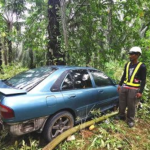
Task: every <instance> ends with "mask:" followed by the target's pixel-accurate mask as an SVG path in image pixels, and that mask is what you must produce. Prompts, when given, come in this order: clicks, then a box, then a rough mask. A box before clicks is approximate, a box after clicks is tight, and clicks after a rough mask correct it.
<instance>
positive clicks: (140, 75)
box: [119, 63, 146, 93]
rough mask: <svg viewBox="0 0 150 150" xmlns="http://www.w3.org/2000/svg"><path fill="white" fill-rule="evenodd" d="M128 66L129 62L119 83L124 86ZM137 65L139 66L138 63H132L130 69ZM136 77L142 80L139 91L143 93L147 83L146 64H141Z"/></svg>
mask: <svg viewBox="0 0 150 150" xmlns="http://www.w3.org/2000/svg"><path fill="white" fill-rule="evenodd" d="M126 66H127V64H126V65H125V67H124V73H123V75H122V78H121V81H120V83H119V85H120V86H122V84H123V83H124V81H125V80H126ZM136 66H137V64H134V65H132V64H131V63H130V66H129V69H131V70H132V68H133V70H134V69H135V67H136ZM135 78H136V79H139V80H140V81H141V83H140V90H139V93H142V92H143V90H144V87H145V84H146V66H145V64H142V65H141V66H140V68H139V70H138V72H137V73H136V75H135Z"/></svg>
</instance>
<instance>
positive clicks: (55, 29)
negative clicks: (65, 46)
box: [47, 0, 65, 65]
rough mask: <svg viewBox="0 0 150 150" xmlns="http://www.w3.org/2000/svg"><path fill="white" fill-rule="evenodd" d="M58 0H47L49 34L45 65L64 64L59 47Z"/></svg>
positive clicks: (63, 57) (62, 54)
mask: <svg viewBox="0 0 150 150" xmlns="http://www.w3.org/2000/svg"><path fill="white" fill-rule="evenodd" d="M59 10H60V0H49V1H48V18H49V23H48V27H47V29H48V34H49V43H48V51H47V65H51V64H56V65H64V64H65V54H64V53H63V52H61V47H60V39H61V33H60V25H59V21H60V14H59Z"/></svg>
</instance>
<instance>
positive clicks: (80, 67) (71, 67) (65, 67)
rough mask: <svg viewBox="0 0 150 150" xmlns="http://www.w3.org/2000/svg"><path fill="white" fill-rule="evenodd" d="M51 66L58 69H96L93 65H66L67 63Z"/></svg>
mask: <svg viewBox="0 0 150 150" xmlns="http://www.w3.org/2000/svg"><path fill="white" fill-rule="evenodd" d="M50 67H54V68H57V69H95V68H93V67H82V66H66V65H52V66H50Z"/></svg>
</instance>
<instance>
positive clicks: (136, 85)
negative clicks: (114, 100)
mask: <svg viewBox="0 0 150 150" xmlns="http://www.w3.org/2000/svg"><path fill="white" fill-rule="evenodd" d="M130 63H131V62H129V63H128V64H127V66H126V81H124V83H125V84H126V85H129V86H134V87H139V86H140V84H139V83H133V81H134V77H135V75H136V73H137V72H138V70H139V68H140V66H141V65H142V63H141V62H140V63H139V64H138V65H137V66H136V68H135V69H134V71H133V73H132V75H131V78H130V81H129V82H128V79H129V66H130Z"/></svg>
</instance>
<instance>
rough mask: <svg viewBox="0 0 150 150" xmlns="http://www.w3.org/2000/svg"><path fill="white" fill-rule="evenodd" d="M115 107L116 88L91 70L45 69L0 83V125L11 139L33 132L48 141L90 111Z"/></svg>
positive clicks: (24, 73)
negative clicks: (40, 134) (41, 135)
mask: <svg viewBox="0 0 150 150" xmlns="http://www.w3.org/2000/svg"><path fill="white" fill-rule="evenodd" d="M117 105H118V93H117V85H116V84H115V83H114V82H113V80H111V79H110V78H109V77H108V76H106V75H105V74H104V73H103V72H101V71H99V70H97V69H95V68H92V67H72V66H45V67H40V68H36V69H31V70H28V71H25V72H23V73H20V74H18V75H16V76H14V77H12V78H10V79H7V80H0V118H1V119H0V125H1V129H5V128H8V129H9V132H10V133H11V134H12V135H14V136H19V135H23V134H27V133H30V132H33V131H37V132H40V133H42V134H43V136H44V138H45V139H46V140H47V141H51V140H52V139H53V138H55V137H56V136H58V135H59V134H61V133H63V132H64V131H66V130H67V129H69V128H71V127H73V126H74V125H75V123H77V122H78V121H79V120H83V119H84V120H86V119H87V118H90V117H91V116H92V114H91V111H92V110H93V109H99V110H100V111H102V112H103V111H105V110H108V109H110V108H113V107H115V106H117ZM77 117H78V118H80V119H79V120H76V118H77Z"/></svg>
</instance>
